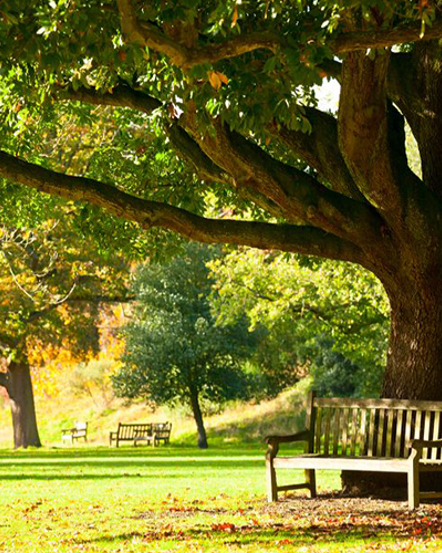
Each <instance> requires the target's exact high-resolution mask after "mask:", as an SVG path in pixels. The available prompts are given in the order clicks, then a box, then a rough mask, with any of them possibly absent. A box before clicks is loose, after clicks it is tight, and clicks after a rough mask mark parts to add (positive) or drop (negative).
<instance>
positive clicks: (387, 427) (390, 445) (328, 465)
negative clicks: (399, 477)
mask: <svg viewBox="0 0 442 553" xmlns="http://www.w3.org/2000/svg"><path fill="white" fill-rule="evenodd" d="M441 412H442V402H432V401H412V400H395V399H354V398H336V397H335V398H319V397H316V396H315V394H314V393H310V394H309V397H308V402H307V412H306V427H305V430H303V431H301V432H298V433H296V434H293V435H291V436H269V437H268V438H267V439H266V441H267V443H268V451H267V456H266V465H267V492H268V494H267V497H268V500H269V501H277V500H278V492H279V491H286V490H296V489H302V488H306V489H308V490H310V495H311V497H315V496H316V475H315V470H316V469H339V470H353V471H374V472H391V473H405V474H406V475H407V481H408V504H409V507H410V509H415V508H416V507H418V506H419V501H420V499H427V498H440V497H442V493H441V492H421V491H420V488H419V474H420V473H421V472H424V471H442V421H441ZM290 442H304V444H305V449H304V451H305V453H304V454H300V455H296V456H290V457H278V456H277V454H278V450H279V446H280V444H283V443H290ZM276 469H304V471H305V475H306V482H304V483H302V484H290V485H284V486H278V484H277V479H276Z"/></svg>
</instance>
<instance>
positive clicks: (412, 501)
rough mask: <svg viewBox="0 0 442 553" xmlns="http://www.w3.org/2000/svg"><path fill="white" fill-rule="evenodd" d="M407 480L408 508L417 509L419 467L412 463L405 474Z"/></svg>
mask: <svg viewBox="0 0 442 553" xmlns="http://www.w3.org/2000/svg"><path fill="white" fill-rule="evenodd" d="M407 479H408V507H409V508H410V509H417V508H418V507H419V466H418V464H417V463H413V466H412V467H411V468H410V470H409V471H408V474H407Z"/></svg>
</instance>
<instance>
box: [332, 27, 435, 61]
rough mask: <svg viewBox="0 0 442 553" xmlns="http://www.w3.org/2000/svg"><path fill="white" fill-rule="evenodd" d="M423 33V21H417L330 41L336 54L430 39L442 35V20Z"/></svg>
mask: <svg viewBox="0 0 442 553" xmlns="http://www.w3.org/2000/svg"><path fill="white" fill-rule="evenodd" d="M421 34H422V23H421V22H420V21H416V22H415V23H410V24H409V25H404V26H403V27H399V28H397V29H383V30H382V31H352V32H349V33H342V34H341V35H339V36H338V37H337V38H335V39H334V40H332V41H331V42H330V43H329V46H330V48H331V49H332V51H333V53H334V54H345V53H346V52H357V51H366V50H369V49H372V50H374V49H377V48H390V47H392V46H394V45H396V44H407V43H409V42H416V41H428V40H434V39H436V38H441V37H442V20H441V19H438V20H436V21H434V22H433V24H432V25H431V27H430V26H427V27H426V28H425V33H424V35H423V36H421Z"/></svg>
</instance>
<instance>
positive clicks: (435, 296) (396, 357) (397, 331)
mask: <svg viewBox="0 0 442 553" xmlns="http://www.w3.org/2000/svg"><path fill="white" fill-rule="evenodd" d="M441 284H442V281H435V282H434V283H433V285H430V284H428V283H427V284H426V285H425V286H423V285H419V287H418V285H417V283H416V285H410V286H408V287H402V288H401V289H396V290H395V292H394V293H393V294H390V304H391V323H390V324H391V335H390V345H389V351H388V360H387V368H386V371H385V376H384V382H383V388H382V392H381V396H382V397H388V398H400V399H422V400H435V401H441V400H442V339H441V334H442V295H440V294H439V290H440V288H441ZM341 476H342V484H343V489H344V490H345V491H347V492H355V493H358V494H359V493H361V492H362V493H370V494H373V493H374V494H376V493H378V492H379V493H381V495H382V494H384V493H386V494H388V495H391V491H390V489H391V488H403V489H402V491H401V490H398V492H394V495H396V494H397V493H398V494H400V493H402V495H405V487H406V478H405V476H404V475H401V474H398V475H394V474H393V475H392V474H385V473H379V474H378V473H370V474H362V473H360V472H351V471H343V472H342V475H341ZM421 488H422V489H424V490H425V489H427V490H442V478H440V475H439V474H432V473H425V474H423V475H422V477H421Z"/></svg>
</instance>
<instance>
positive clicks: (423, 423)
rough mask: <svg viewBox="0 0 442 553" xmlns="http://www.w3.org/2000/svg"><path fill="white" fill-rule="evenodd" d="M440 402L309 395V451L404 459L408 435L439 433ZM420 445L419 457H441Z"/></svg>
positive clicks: (441, 425)
mask: <svg viewBox="0 0 442 553" xmlns="http://www.w3.org/2000/svg"><path fill="white" fill-rule="evenodd" d="M441 413H442V402H433V401H413V400H395V399H356V398H319V397H316V396H315V394H314V393H311V394H310V396H309V403H308V406H307V424H308V426H307V427H308V428H310V443H309V451H310V452H311V453H321V454H325V455H340V456H368V457H407V456H408V455H409V452H410V447H409V443H410V440H412V439H424V440H433V439H441V437H442V420H441V418H442V415H441ZM441 457H442V456H441V448H431V449H430V448H424V450H423V458H424V459H426V458H427V459H441Z"/></svg>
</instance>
